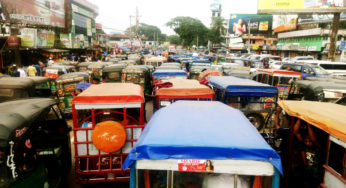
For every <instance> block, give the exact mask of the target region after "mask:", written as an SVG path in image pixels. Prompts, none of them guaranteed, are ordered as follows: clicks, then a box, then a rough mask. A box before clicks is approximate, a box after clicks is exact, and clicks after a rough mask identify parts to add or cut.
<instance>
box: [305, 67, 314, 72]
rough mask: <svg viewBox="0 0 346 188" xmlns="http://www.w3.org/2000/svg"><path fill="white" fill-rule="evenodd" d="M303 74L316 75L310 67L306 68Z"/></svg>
mask: <svg viewBox="0 0 346 188" xmlns="http://www.w3.org/2000/svg"><path fill="white" fill-rule="evenodd" d="M303 73H306V74H314V72H313V71H312V69H311V68H310V67H304V68H303Z"/></svg>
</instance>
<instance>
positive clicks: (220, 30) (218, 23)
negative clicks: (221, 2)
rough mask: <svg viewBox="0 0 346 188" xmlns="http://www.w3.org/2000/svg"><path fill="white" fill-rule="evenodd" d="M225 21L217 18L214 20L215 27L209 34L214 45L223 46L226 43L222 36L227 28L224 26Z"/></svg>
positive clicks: (213, 26)
mask: <svg viewBox="0 0 346 188" xmlns="http://www.w3.org/2000/svg"><path fill="white" fill-rule="evenodd" d="M223 22H224V19H222V18H220V17H216V18H214V19H213V25H212V27H211V29H210V32H209V40H210V41H211V42H212V43H214V44H221V42H223V41H224V38H223V37H222V35H223V34H224V33H225V31H226V28H225V26H224V25H223Z"/></svg>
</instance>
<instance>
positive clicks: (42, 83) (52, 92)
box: [28, 76, 57, 97]
mask: <svg viewBox="0 0 346 188" xmlns="http://www.w3.org/2000/svg"><path fill="white" fill-rule="evenodd" d="M28 78H30V79H32V80H33V81H34V82H35V96H37V97H51V96H53V97H55V96H56V91H57V89H56V81H55V80H54V79H52V78H48V77H43V76H34V77H28Z"/></svg>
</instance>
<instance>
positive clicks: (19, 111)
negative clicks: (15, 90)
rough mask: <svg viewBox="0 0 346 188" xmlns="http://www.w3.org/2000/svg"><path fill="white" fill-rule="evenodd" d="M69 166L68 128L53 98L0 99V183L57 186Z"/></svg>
mask: <svg viewBox="0 0 346 188" xmlns="http://www.w3.org/2000/svg"><path fill="white" fill-rule="evenodd" d="M70 168H71V150H70V136H69V129H68V126H67V123H66V121H65V119H64V117H63V115H62V114H61V112H60V110H59V108H58V107H57V103H56V101H55V100H54V99H50V98H35V99H21V100H14V101H8V102H4V103H0V187H59V184H60V183H61V180H62V178H64V177H65V176H66V175H67V174H69V171H70Z"/></svg>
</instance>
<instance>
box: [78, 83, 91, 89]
mask: <svg viewBox="0 0 346 188" xmlns="http://www.w3.org/2000/svg"><path fill="white" fill-rule="evenodd" d="M89 86H91V83H86V82H79V83H78V84H77V85H76V89H81V90H86V89H87V88H88V87H89Z"/></svg>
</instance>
